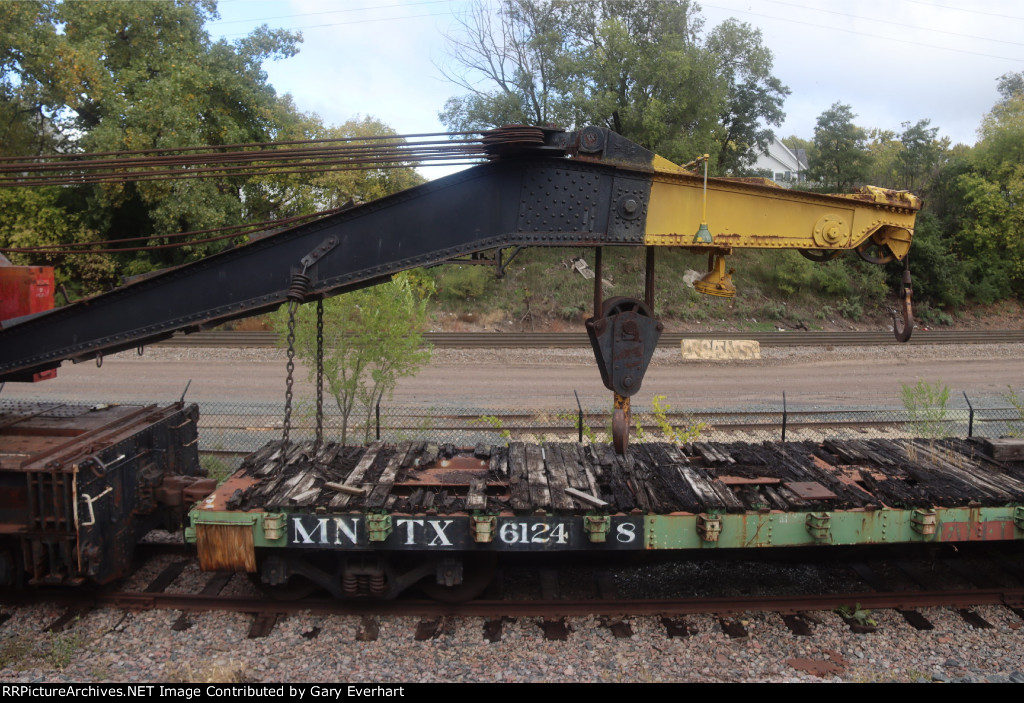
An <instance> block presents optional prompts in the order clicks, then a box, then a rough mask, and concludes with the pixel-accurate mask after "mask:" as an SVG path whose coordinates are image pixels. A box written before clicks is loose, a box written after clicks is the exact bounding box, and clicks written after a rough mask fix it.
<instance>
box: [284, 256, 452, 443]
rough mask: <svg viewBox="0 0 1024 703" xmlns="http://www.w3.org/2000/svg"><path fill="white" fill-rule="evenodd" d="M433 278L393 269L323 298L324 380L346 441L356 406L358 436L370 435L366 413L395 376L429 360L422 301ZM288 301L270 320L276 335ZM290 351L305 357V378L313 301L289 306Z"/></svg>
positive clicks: (387, 392)
mask: <svg viewBox="0 0 1024 703" xmlns="http://www.w3.org/2000/svg"><path fill="white" fill-rule="evenodd" d="M433 292H434V286H433V282H432V281H431V280H430V279H429V278H427V277H425V276H423V275H422V274H420V273H419V272H417V271H407V272H404V273H400V274H398V275H396V276H395V277H394V278H393V279H392V280H391V281H389V282H388V283H384V284H381V285H378V286H373V287H370V288H364V289H362V290H357V291H353V292H351V293H346V294H344V295H339V296H337V297H334V298H330V299H328V300H325V301H324V382H325V384H326V387H327V391H328V392H329V393H330V395H331V396H332V397H333V398H334V400H335V404H336V406H337V408H338V412H339V413H340V415H341V442H342V444H345V443H346V442H347V441H348V431H349V423H350V418H351V416H352V414H353V412H355V411H356V409H357V407H359V408H362V411H363V416H364V423H363V429H364V433H363V441H364V442H367V441H369V438H370V429H371V426H372V423H371V417H372V415H373V412H374V409H375V407H376V405H377V403H378V402H380V401H381V400H382V399H383V398H388V397H390V396H391V393H392V392H393V391H394V389H395V385H396V384H397V383H398V379H400V378H403V377H405V376H411V375H414V374H415V373H416V372H417V371H419V369H420V367H421V366H422V365H423V364H425V363H427V362H428V361H429V360H430V354H431V350H430V348H429V346H425V345H424V342H423V335H422V333H423V331H424V330H425V329H426V325H427V320H428V315H427V301H428V299H429V298H430V296H431V295H432V294H433ZM289 309H290V305H289V306H282V307H281V308H280V309H279V310H278V311H277V312H276V313H275V314H274V315H273V316H272V324H273V326H274V329H275V331H277V332H278V334H279V335H281V337H282V339H284V337H285V336H286V335H287V331H288V315H289ZM295 319H296V328H295V352H296V355H297V356H298V357H299V358H300V359H303V360H305V361H306V363H307V366H308V369H309V377H310V380H314V379H315V377H316V376H315V374H316V348H317V346H316V305H315V304H307V305H300V306H297V307H296V309H295Z"/></svg>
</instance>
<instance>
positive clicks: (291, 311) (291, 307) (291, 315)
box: [281, 300, 299, 460]
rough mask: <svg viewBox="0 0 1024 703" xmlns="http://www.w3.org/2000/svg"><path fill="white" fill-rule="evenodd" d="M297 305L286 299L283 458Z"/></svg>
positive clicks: (289, 419) (288, 426)
mask: <svg viewBox="0 0 1024 703" xmlns="http://www.w3.org/2000/svg"><path fill="white" fill-rule="evenodd" d="M298 307H299V303H298V301H297V300H289V301H288V363H287V364H286V365H285V372H286V377H285V382H284V436H283V438H282V439H283V445H282V447H283V451H282V452H281V458H282V460H283V459H284V454H285V453H286V452H287V450H288V433H289V432H290V431H291V428H292V385H293V383H294V380H293V379H292V376H293V374H294V373H295V309H296V308H298Z"/></svg>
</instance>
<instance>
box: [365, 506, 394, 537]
mask: <svg viewBox="0 0 1024 703" xmlns="http://www.w3.org/2000/svg"><path fill="white" fill-rule="evenodd" d="M391 529H392V527H391V516H390V515H387V514H385V513H376V514H371V515H367V516H366V530H367V532H369V535H370V541H371V542H383V541H384V540H386V539H387V538H388V537H390V536H391Z"/></svg>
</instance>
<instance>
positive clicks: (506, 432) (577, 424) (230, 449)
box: [54, 396, 1024, 470]
mask: <svg viewBox="0 0 1024 703" xmlns="http://www.w3.org/2000/svg"><path fill="white" fill-rule="evenodd" d="M572 400H574V399H572ZM572 400H571V402H572ZM54 402H60V401H54ZM72 402H74V403H75V404H79V403H82V402H83V401H72ZM107 402H109V401H107ZM132 402H133V403H134V402H136V401H132ZM155 402H157V401H155ZM87 404H88V403H87ZM159 404H163V403H162V402H159ZM198 404H199V407H200V414H199V418H200V419H199V438H200V444H199V447H200V452H201V453H202V455H203V457H204V462H206V463H207V464H208V465H209V466H208V468H216V469H220V470H228V469H233V468H234V467H236V466H237V465H238V464H239V462H240V461H241V459H242V458H243V457H244V456H246V455H248V454H250V453H252V452H254V451H256V450H257V449H259V448H260V447H262V446H263V445H265V444H266V443H267V442H269V441H271V440H275V439H280V438H281V435H282V429H283V419H284V403H283V402H262V403H253V402H228V401H213V402H211V401H200V402H199V403H198ZM632 424H633V431H632V433H631V441H633V442H637V441H640V442H642V441H658V442H661V441H675V442H681V443H683V442H738V441H742V442H763V441H780V440H784V441H805V440H810V441H823V440H825V439H830V438H850V437H860V438H864V437H888V438H897V437H943V436H946V437H952V436H955V437H972V436H973V437H1013V436H1024V408H1021V407H1015V406H1014V405H1013V404H1012V403H1011V402H1010V401H1009V400H1007V399H1006V398H1005V397H995V398H992V397H986V398H978V399H972V398H968V397H967V396H964V398H963V401H961V402H960V403H956V404H953V403H950V404H949V405H946V406H941V407H929V408H923V409H917V410H908V409H907V408H905V407H895V406H893V407H879V406H871V407H868V406H849V407H839V406H835V405H831V406H823V405H821V404H820V403H819V404H815V403H813V402H806V399H805V402H801V403H793V402H788V403H787V402H786V401H785V400H784V399H782V398H780V399H779V402H778V403H777V405H774V407H773V404H771V403H769V402H767V401H766V402H764V403H762V404H761V405H760V406H759V407H758V409H757V410H749V409H740V408H736V409H715V410H689V411H686V412H681V411H679V409H678V406H672V405H670V404H668V403H666V402H665V401H664V399H663V398H661V397H660V396H659V397H657V398H655V401H654V404H653V407H651V406H648V407H640V406H639V405H638V404H634V406H633V409H632ZM315 430H316V410H315V403H314V402H312V401H305V400H301V401H297V402H296V403H295V404H294V407H293V411H292V416H291V431H290V437H291V439H293V440H299V441H301V440H306V439H312V438H313V437H314V436H315ZM343 434H344V435H345V436H344V441H345V442H347V443H348V444H364V443H367V442H371V441H374V440H377V439H381V440H384V441H387V442H399V441H403V440H429V441H432V442H437V443H439V444H454V445H456V446H475V445H477V444H487V445H493V444H505V443H507V442H509V441H525V442H556V441H557V442H570V441H584V442H610V441H611V408H610V407H600V408H598V407H588V406H584V405H582V404H577V405H576V406H575V407H573V406H572V405H569V404H567V407H566V408H565V409H564V410H563V411H547V410H541V411H538V410H529V409H522V408H518V409H517V408H511V409H510V408H508V407H503V408H490V407H480V406H468V405H467V406H453V405H423V404H399V403H387V402H385V403H383V404H381V405H380V406H379V407H374V408H369V409H367V408H358V407H357V409H356V411H355V412H354V413H353V414H352V416H351V417H350V418H349V423H348V426H347V428H344V429H343V426H342V420H341V416H340V415H339V414H338V412H337V409H336V408H335V407H334V406H333V404H329V405H327V406H325V415H324V438H325V439H327V440H329V441H339V442H340V441H342V438H343Z"/></svg>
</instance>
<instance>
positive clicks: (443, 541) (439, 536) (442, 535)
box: [427, 520, 455, 547]
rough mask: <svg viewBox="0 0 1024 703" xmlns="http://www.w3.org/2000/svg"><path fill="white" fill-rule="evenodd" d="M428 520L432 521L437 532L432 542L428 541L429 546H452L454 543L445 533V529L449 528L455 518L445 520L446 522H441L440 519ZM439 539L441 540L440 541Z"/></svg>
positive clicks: (431, 524) (432, 525)
mask: <svg viewBox="0 0 1024 703" xmlns="http://www.w3.org/2000/svg"><path fill="white" fill-rule="evenodd" d="M428 522H429V523H430V526H431V527H433V528H434V532H435V533H436V534H435V537H434V539H432V540H430V542H428V543H427V546H428V547H450V546H452V543H451V542H450V541H449V540H448V537H447V536H446V535H445V533H444V531H445V530H447V529H448V526H449V525H451V524H452V523H453V522H455V521H454V520H445V521H444V524H441V521H440V520H428ZM438 540H441V541H440V542H438Z"/></svg>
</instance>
